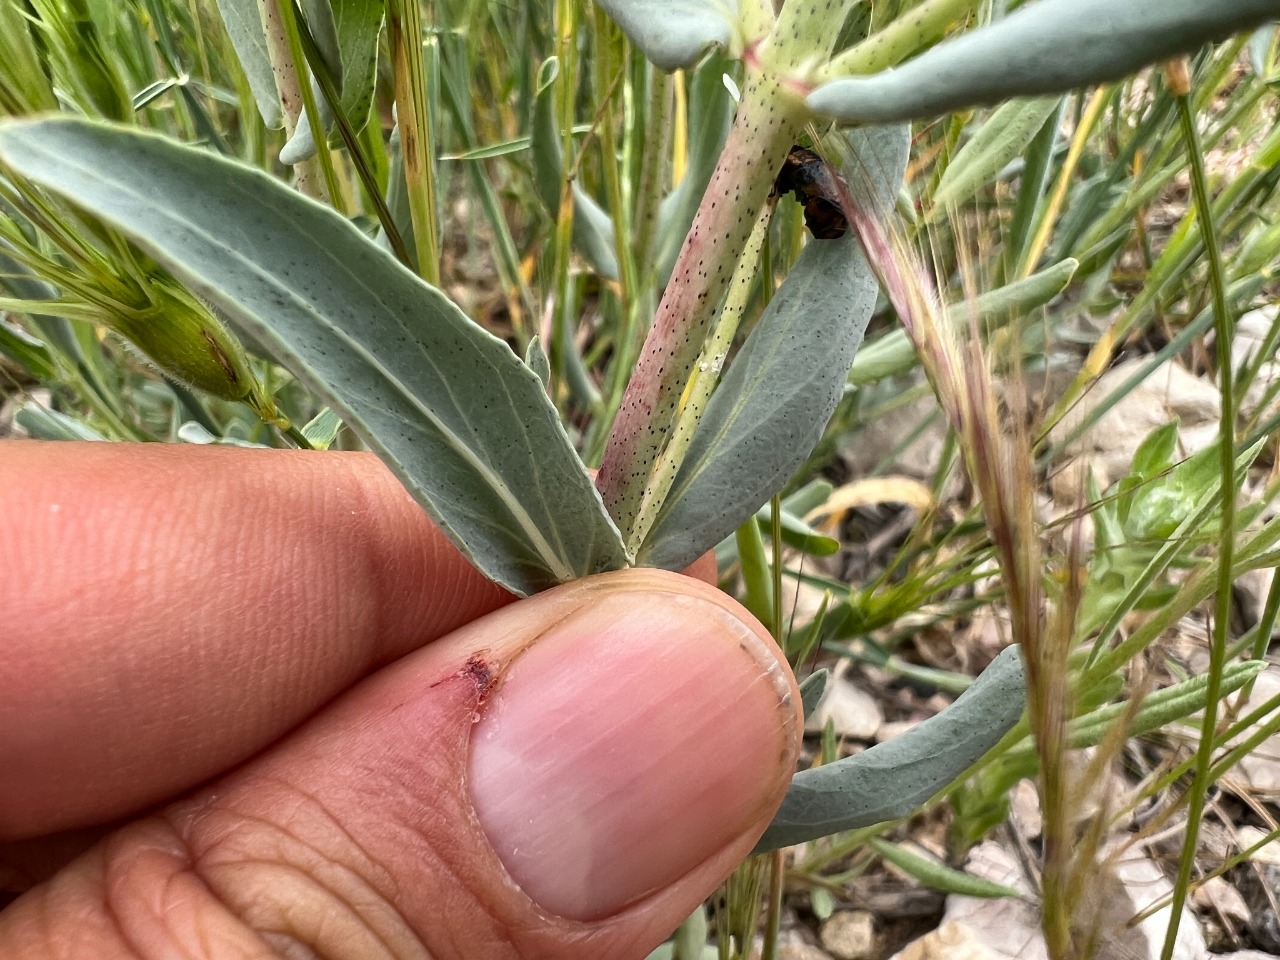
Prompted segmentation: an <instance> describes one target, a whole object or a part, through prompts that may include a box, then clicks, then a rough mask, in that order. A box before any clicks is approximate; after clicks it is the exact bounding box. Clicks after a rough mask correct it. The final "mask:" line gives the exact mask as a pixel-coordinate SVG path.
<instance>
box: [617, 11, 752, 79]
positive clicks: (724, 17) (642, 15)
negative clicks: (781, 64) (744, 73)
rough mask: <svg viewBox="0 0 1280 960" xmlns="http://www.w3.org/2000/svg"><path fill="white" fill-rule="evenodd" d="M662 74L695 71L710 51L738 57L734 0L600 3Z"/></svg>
mask: <svg viewBox="0 0 1280 960" xmlns="http://www.w3.org/2000/svg"><path fill="white" fill-rule="evenodd" d="M598 2H599V4H600V7H601V9H603V10H604V12H605V13H607V14H608V15H609V16H610V18H612V20H613V22H614V23H616V24H617V25H618V26H619V27H620V28H621V29H622V32H623V33H625V34H626V35H627V39H628V40H630V41H631V42H632V43H633V44H635V45H636V48H637V49H638V50H639V51H640V52H641V53H643V54H644V55H645V58H646V59H647V60H648V61H649V62H650V63H652V64H653V65H654V66H656V67H658V68H659V69H660V70H668V71H670V70H681V69H684V68H686V67H692V66H693V65H694V64H695V63H697V62H698V61H699V60H701V59H702V56H703V54H705V53H706V52H707V51H708V50H710V49H712V48H716V49H720V50H724V51H725V52H726V53H729V54H730V55H736V54H737V30H736V25H737V20H738V4H737V2H736V0H598Z"/></svg>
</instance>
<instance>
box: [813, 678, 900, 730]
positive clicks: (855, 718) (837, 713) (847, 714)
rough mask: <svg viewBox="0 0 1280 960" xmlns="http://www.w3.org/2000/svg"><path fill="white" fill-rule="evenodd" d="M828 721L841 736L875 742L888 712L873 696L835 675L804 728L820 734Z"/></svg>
mask: <svg viewBox="0 0 1280 960" xmlns="http://www.w3.org/2000/svg"><path fill="white" fill-rule="evenodd" d="M828 720H830V721H831V723H832V726H833V727H834V728H835V732H836V734H837V735H839V736H841V737H850V738H852V739H854V740H872V739H874V738H875V735H876V731H877V730H879V729H880V725H881V724H882V723H884V711H883V710H881V709H880V704H879V702H878V701H877V700H876V698H875V697H873V696H871V694H869V693H867V692H866V691H864V690H859V689H858V688H857V687H855V686H854V685H853V684H852V683H850V682H849V681H848V680H846V679H845V678H844V677H841V676H832V677H831V679H830V680H828V681H827V689H826V692H824V693H823V695H822V699H821V700H820V701H818V706H817V709H815V710H814V711H813V714H812V715H811V716H810V717H809V719H808V720H807V721H806V722H805V725H804V728H805V730H806V731H807V732H809V733H820V732H821V731H822V729H823V728H824V727H825V726H826V725H827V721H828Z"/></svg>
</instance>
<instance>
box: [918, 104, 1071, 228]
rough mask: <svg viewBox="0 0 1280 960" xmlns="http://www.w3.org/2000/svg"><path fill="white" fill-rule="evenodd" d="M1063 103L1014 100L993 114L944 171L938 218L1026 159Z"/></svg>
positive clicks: (936, 193)
mask: <svg viewBox="0 0 1280 960" xmlns="http://www.w3.org/2000/svg"><path fill="white" fill-rule="evenodd" d="M1060 99H1061V98H1059V97H1037V98H1035V99H1033V100H1014V101H1012V102H1011V103H1006V104H1004V105H1003V106H1001V107H1000V109H998V110H996V111H995V112H994V113H992V114H991V116H989V117H988V118H987V119H986V121H984V122H983V124H982V126H981V127H979V128H978V132H977V133H976V134H975V135H974V136H973V139H971V140H970V141H969V142H968V143H966V144H965V145H964V146H963V147H961V148H960V152H959V153H957V154H956V155H955V158H954V159H953V160H952V161H951V162H950V163H949V164H947V169H946V170H945V171H943V174H942V179H941V180H939V181H938V188H937V189H936V190H935V191H934V193H933V203H934V210H933V212H934V215H935V216H936V215H938V214H940V213H942V212H944V211H945V210H946V207H947V204H950V203H955V202H957V201H959V200H963V199H967V198H968V197H969V196H970V195H971V194H972V193H973V192H974V191H975V190H978V189H979V188H980V187H984V186H986V185H987V184H988V183H990V182H991V180H992V179H993V178H994V177H995V175H996V174H997V173H999V172H1000V171H1001V170H1003V169H1004V167H1005V165H1006V164H1008V163H1009V162H1010V161H1012V160H1014V159H1015V158H1017V157H1020V156H1022V155H1023V154H1024V153H1025V151H1026V149H1027V146H1028V144H1030V143H1031V141H1032V139H1034V137H1035V135H1036V134H1037V133H1039V132H1040V128H1041V127H1043V126H1044V122H1045V120H1047V119H1048V118H1049V116H1050V115H1051V114H1052V113H1054V112H1055V111H1056V110H1057V109H1058V102H1059V100H1060Z"/></svg>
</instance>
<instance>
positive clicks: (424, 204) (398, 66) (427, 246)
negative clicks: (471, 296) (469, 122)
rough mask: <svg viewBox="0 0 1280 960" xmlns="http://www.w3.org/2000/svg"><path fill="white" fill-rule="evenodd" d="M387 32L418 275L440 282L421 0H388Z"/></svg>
mask: <svg viewBox="0 0 1280 960" xmlns="http://www.w3.org/2000/svg"><path fill="white" fill-rule="evenodd" d="M387 36H388V38H389V40H390V44H391V61H392V67H393V72H394V75H395V88H396V122H397V123H398V124H399V126H400V150H401V152H402V155H403V157H404V178H405V186H406V188H407V190H408V195H409V215H410V217H411V219H412V220H413V238H414V243H415V244H416V248H417V252H418V274H419V276H421V277H422V278H423V279H424V280H426V281H427V282H428V283H430V284H432V285H433V286H439V285H440V226H439V212H438V209H437V201H436V172H435V147H434V141H433V139H432V135H431V114H430V111H429V110H428V108H427V77H426V68H425V67H424V65H423V62H422V14H421V10H420V9H419V7H418V0H389V2H388V4H387Z"/></svg>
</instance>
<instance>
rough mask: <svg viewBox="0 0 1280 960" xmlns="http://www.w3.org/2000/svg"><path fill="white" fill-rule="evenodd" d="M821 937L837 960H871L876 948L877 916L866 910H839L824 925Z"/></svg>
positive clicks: (824, 945)
mask: <svg viewBox="0 0 1280 960" xmlns="http://www.w3.org/2000/svg"><path fill="white" fill-rule="evenodd" d="M819 939H820V940H821V942H822V947H823V949H824V950H826V951H827V953H829V954H831V956H833V957H836V958H837V960H869V958H871V957H874V956H875V949H876V921H875V917H873V916H872V915H871V914H870V913H869V912H868V911H866V910H839V911H837V912H836V913H833V914H832V915H831V917H830V919H828V920H827V922H826V923H824V924H823V925H822V930H821V932H820V933H819Z"/></svg>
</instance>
